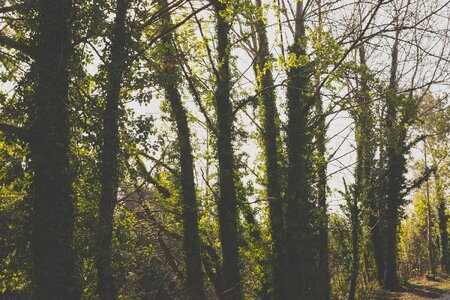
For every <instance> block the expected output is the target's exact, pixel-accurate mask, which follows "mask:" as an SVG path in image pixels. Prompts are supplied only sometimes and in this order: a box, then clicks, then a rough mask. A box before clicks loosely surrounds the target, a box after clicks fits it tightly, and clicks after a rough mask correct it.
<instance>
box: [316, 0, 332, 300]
mask: <svg viewBox="0 0 450 300" xmlns="http://www.w3.org/2000/svg"><path fill="white" fill-rule="evenodd" d="M317 5H318V10H319V12H318V14H319V29H318V35H319V37H318V39H319V41H321V33H322V26H323V24H322V2H321V0H318V3H317ZM317 68H320V63H318V64H317ZM320 72H321V70H320V69H319V70H316V74H317V75H316V85H317V89H316V91H315V93H316V95H315V96H316V103H315V105H316V114H317V116H318V124H317V135H316V144H317V152H318V163H317V177H318V178H317V179H318V182H317V198H318V204H319V207H318V208H319V265H318V268H319V280H318V285H319V288H318V289H319V291H320V294H319V297H320V299H323V300H328V299H330V297H331V286H330V270H329V261H328V205H327V189H328V186H327V165H328V163H327V158H326V135H327V126H326V123H325V121H326V120H325V115H324V111H323V101H322V97H321V90H320V80H321V78H320V74H321V73H320Z"/></svg>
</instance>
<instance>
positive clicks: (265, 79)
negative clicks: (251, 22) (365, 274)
mask: <svg viewBox="0 0 450 300" xmlns="http://www.w3.org/2000/svg"><path fill="white" fill-rule="evenodd" d="M255 4H256V6H257V7H259V8H261V0H256V1H255ZM256 33H257V39H258V46H259V49H258V50H259V51H258V55H257V57H256V64H255V67H256V69H255V73H256V77H257V78H258V87H259V89H260V90H261V91H262V92H261V95H260V101H261V104H262V109H263V118H262V119H263V129H264V131H263V133H262V135H263V141H264V153H265V166H266V184H267V187H266V191H267V199H268V202H269V219H270V229H271V234H272V241H273V246H272V247H273V263H272V286H273V298H274V299H284V298H285V295H284V291H285V289H284V287H283V283H284V279H283V272H284V270H283V253H284V246H283V231H284V228H283V205H282V198H281V186H280V178H281V174H280V166H279V145H278V139H279V138H280V137H279V128H278V124H277V118H278V112H277V107H276V97H275V90H274V88H273V86H274V81H273V77H272V71H271V70H270V66H269V65H268V63H269V59H270V53H269V43H268V40H267V32H266V28H265V24H264V22H263V21H262V20H261V19H258V21H257V23H256Z"/></svg>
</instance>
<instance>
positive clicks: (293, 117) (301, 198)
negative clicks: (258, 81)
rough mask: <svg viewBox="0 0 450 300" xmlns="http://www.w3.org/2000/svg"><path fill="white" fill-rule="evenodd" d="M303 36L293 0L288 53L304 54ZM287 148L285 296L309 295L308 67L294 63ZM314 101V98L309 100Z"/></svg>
mask: <svg viewBox="0 0 450 300" xmlns="http://www.w3.org/2000/svg"><path fill="white" fill-rule="evenodd" d="M304 36H305V27H304V18H303V2H297V8H296V26H295V42H294V44H293V45H292V46H291V49H290V51H291V53H292V54H295V55H296V56H297V57H299V56H302V55H305V50H304V49H303V48H302V46H301V45H300V40H301V39H302V38H303V37H304ZM287 76H288V87H287V95H286V96H287V97H286V98H287V107H288V110H287V115H288V124H287V151H288V164H289V165H288V174H287V176H288V178H287V190H286V196H285V197H286V255H287V257H286V270H285V274H286V278H285V286H286V299H312V298H315V295H313V292H314V287H315V286H316V285H315V284H314V283H315V282H314V281H315V279H316V275H317V270H316V259H315V257H314V252H315V249H313V247H311V245H314V242H315V241H314V236H313V228H311V218H312V203H311V202H310V199H309V196H310V195H309V194H310V190H309V187H308V185H309V183H308V182H307V181H308V180H307V177H308V175H309V172H310V170H309V166H308V162H307V160H306V157H307V151H308V143H309V141H310V137H308V136H307V135H306V133H307V121H308V114H309V112H310V108H311V105H310V103H309V102H310V101H311V99H309V96H308V95H307V93H308V91H307V88H308V81H309V80H308V76H309V74H308V69H307V67H306V66H296V67H292V68H290V69H289V70H288V74H287ZM313 103H314V102H313Z"/></svg>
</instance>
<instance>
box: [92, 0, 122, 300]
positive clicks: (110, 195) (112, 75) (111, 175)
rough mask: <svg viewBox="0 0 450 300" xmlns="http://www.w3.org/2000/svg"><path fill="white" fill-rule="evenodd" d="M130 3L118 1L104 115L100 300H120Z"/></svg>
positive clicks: (99, 272) (98, 239)
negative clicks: (116, 264) (118, 242)
mask: <svg viewBox="0 0 450 300" xmlns="http://www.w3.org/2000/svg"><path fill="white" fill-rule="evenodd" d="M129 3H130V1H128V0H117V2H116V16H115V19H114V28H113V30H112V37H111V58H110V63H109V65H108V70H107V86H106V106H105V111H104V113H103V131H102V142H103V144H102V146H101V157H100V160H101V179H100V180H101V195H100V205H99V221H98V222H99V223H98V225H99V227H98V235H97V243H98V245H97V247H98V249H97V251H98V252H97V258H96V259H97V269H98V271H97V272H98V293H99V296H100V299H117V292H118V287H117V286H116V283H115V281H114V276H113V268H112V258H111V252H112V237H113V221H114V218H113V216H114V208H115V207H116V204H117V193H118V188H119V157H118V156H119V151H120V142H119V105H120V97H121V89H122V76H123V74H124V71H125V67H126V63H127V46H128V45H127V41H128V37H127V30H126V15H127V9H128V5H129Z"/></svg>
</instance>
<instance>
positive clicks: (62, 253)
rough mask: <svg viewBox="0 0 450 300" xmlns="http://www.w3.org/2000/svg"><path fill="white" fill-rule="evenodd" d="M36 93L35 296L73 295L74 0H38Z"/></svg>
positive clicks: (32, 141) (33, 129) (33, 150)
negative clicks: (71, 109) (71, 114)
mask: <svg viewBox="0 0 450 300" xmlns="http://www.w3.org/2000/svg"><path fill="white" fill-rule="evenodd" d="M36 7H37V9H38V16H37V21H38V25H37V34H36V37H35V46H36V56H35V62H34V64H33V66H32V72H34V74H33V75H35V94H34V101H33V103H32V104H31V112H30V119H31V120H30V123H31V124H30V126H31V130H30V132H32V133H33V134H32V136H30V148H31V157H32V165H33V170H34V177H33V227H32V237H31V248H32V255H33V263H34V266H33V267H34V268H33V277H34V282H33V283H34V293H33V297H34V298H35V299H49V300H52V299H55V300H56V299H77V298H78V292H79V291H78V288H77V284H76V281H77V276H76V272H75V268H74V255H73V249H72V233H73V224H74V204H75V197H74V195H73V192H72V175H71V169H70V162H69V156H70V148H69V144H70V124H69V109H68V107H69V104H68V102H69V99H68V88H69V73H68V64H69V60H70V57H71V56H72V53H73V49H72V47H71V45H70V42H71V28H70V27H71V24H70V21H69V20H70V18H71V16H72V2H71V1H70V0H61V1H50V0H40V1H38V2H37V3H36Z"/></svg>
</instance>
